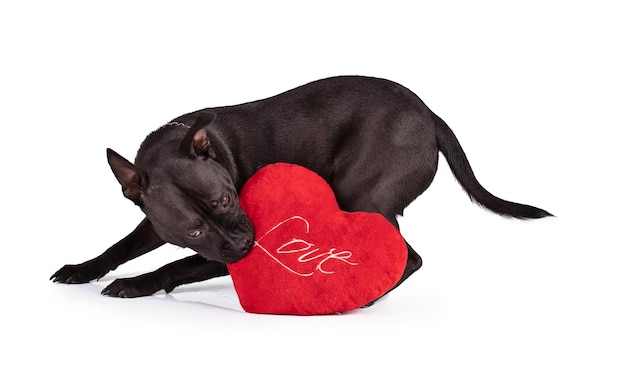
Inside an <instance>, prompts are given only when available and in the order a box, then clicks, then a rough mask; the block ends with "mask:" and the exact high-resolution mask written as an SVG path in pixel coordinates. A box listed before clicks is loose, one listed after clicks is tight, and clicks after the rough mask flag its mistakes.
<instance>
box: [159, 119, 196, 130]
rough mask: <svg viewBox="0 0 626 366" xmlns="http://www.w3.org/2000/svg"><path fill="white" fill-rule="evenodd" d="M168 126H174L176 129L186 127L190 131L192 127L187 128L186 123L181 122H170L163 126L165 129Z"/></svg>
mask: <svg viewBox="0 0 626 366" xmlns="http://www.w3.org/2000/svg"><path fill="white" fill-rule="evenodd" d="M167 126H174V127H185V128H186V129H190V128H191V127H190V126H187V125H186V124H184V123H180V122H173V121H172V122H169V123H166V124H164V125H163V127H167Z"/></svg>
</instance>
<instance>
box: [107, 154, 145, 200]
mask: <svg viewBox="0 0 626 366" xmlns="http://www.w3.org/2000/svg"><path fill="white" fill-rule="evenodd" d="M107 160H108V161H109V165H110V166H111V170H112V171H113V174H114V175H115V178H117V181H118V182H120V184H121V185H122V192H123V193H124V197H126V198H128V199H129V200H131V201H133V202H134V203H135V204H136V205H139V206H141V194H142V183H144V182H143V180H144V178H143V174H142V173H141V171H140V170H139V169H138V168H137V167H136V166H134V165H133V164H132V163H131V162H129V161H128V160H126V159H124V158H123V157H122V156H121V155H120V154H118V153H116V152H115V151H113V150H111V149H107Z"/></svg>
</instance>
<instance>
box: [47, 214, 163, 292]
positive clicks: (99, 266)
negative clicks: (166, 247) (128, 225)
mask: <svg viewBox="0 0 626 366" xmlns="http://www.w3.org/2000/svg"><path fill="white" fill-rule="evenodd" d="M163 244H165V241H163V239H161V238H160V237H159V236H158V235H157V233H156V232H155V231H154V229H153V228H152V223H151V222H150V221H148V219H144V220H143V221H141V223H140V224H139V225H138V226H137V228H135V230H133V231H132V232H131V233H130V234H128V235H127V236H126V237H125V238H124V239H122V240H120V241H119V242H117V243H116V244H115V245H113V246H112V247H110V248H109V249H107V250H106V251H105V252H104V253H102V254H100V255H99V256H97V257H96V258H93V259H91V260H88V261H86V262H84V263H81V264H68V265H65V266H63V267H62V268H61V269H59V270H58V271H56V272H55V273H54V274H53V275H52V276H51V277H50V279H51V280H53V281H54V282H61V283H86V282H89V281H91V280H94V279H99V278H101V277H103V276H104V275H105V274H107V273H108V272H109V271H112V270H114V269H115V268H117V266H119V265H120V264H122V263H125V262H128V261H129V260H131V259H134V258H137V257H139V256H140V255H142V254H145V253H147V252H149V251H151V250H154V249H156V248H158V247H160V246H161V245H163Z"/></svg>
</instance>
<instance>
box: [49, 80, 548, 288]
mask: <svg viewBox="0 0 626 366" xmlns="http://www.w3.org/2000/svg"><path fill="white" fill-rule="evenodd" d="M439 151H441V152H442V154H443V156H444V157H445V158H446V159H447V161H448V163H449V165H450V167H451V170H452V172H453V173H454V175H455V177H456V178H457V180H458V181H459V183H460V184H461V186H462V187H463V188H464V189H465V191H466V192H467V193H468V195H469V196H470V197H471V199H472V200H473V201H474V202H476V203H478V204H479V205H482V206H484V207H485V208H487V209H489V210H491V211H493V212H496V213H498V214H500V215H503V216H509V217H514V218H518V219H534V218H541V217H545V216H550V214H549V213H548V212H546V211H544V210H542V209H539V208H536V207H532V206H528V205H523V204H518V203H513V202H509V201H505V200H502V199H500V198H498V197H495V196H493V195H492V194H490V193H489V192H488V191H487V190H485V189H484V188H483V187H482V186H481V185H480V183H479V182H478V181H477V179H476V177H475V176H474V173H473V172H472V169H471V167H470V165H469V162H468V160H467V157H466V156H465V153H464V152H463V149H462V148H461V145H460V144H459V142H458V140H457V139H456V137H455V136H454V133H453V132H452V131H451V130H450V128H449V127H448V126H447V125H446V123H445V122H444V121H443V120H441V119H440V118H439V117H437V116H436V115H435V114H434V113H433V112H432V111H430V110H429V109H428V108H427V107H426V106H425V105H424V103H423V102H422V101H421V100H420V99H419V98H418V97H417V96H416V95H415V94H413V93H412V92H411V91H409V90H408V89H406V88H404V87H403V86H401V85H399V84H396V83H393V82H390V81H387V80H382V79H376V78H368V77H356V76H355V77H350V76H346V77H335V78H329V79H324V80H319V81H316V82H313V83H310V84H307V85H304V86H301V87H299V88H296V89H293V90H290V91H287V92H285V93H282V94H279V95H277V96H274V97H272V98H268V99H264V100H259V101H256V102H251V103H246V104H241V105H236V106H229V107H218V108H207V109H204V110H200V111H196V112H193V113H189V114H186V115H183V116H181V117H178V118H176V119H175V120H173V121H172V122H170V123H168V124H167V125H165V126H163V127H161V128H160V129H158V130H157V131H155V132H153V133H151V134H150V135H149V136H148V137H147V138H146V140H145V141H144V142H143V144H142V146H141V147H140V149H139V152H138V154H137V157H136V159H135V163H134V164H131V163H130V162H128V161H127V160H126V159H124V158H123V157H121V156H119V155H118V154H117V153H115V152H114V151H112V150H108V151H107V156H108V160H109V164H110V165H111V169H112V170H113V173H114V175H115V177H116V178H117V180H118V181H119V183H120V184H121V185H122V190H123V193H124V195H125V196H126V197H127V198H129V199H130V200H132V201H133V202H134V203H135V204H137V205H138V206H139V207H141V209H142V210H143V211H144V213H145V214H146V219H144V220H143V221H142V222H141V223H140V224H139V226H138V227H137V229H135V231H133V232H132V233H131V234H129V235H128V236H127V237H126V238H124V239H122V240H121V241H120V242H118V243H117V244H115V245H114V246H113V247H111V248H110V249H109V250H107V251H105V252H104V253H103V254H102V255H100V256H98V257H96V258H94V259H92V260H90V261H87V262H85V263H83V264H79V265H66V266H64V267H63V268H61V269H60V270H58V271H57V272H56V273H55V274H54V275H52V277H51V279H52V280H54V281H55V282H63V283H83V282H88V281H91V280H93V279H97V278H100V277H102V276H103V275H104V274H106V273H107V272H108V271H110V270H113V269H115V268H116V267H117V266H118V265H119V264H121V263H124V262H126V261H128V260H130V259H133V258H135V257H137V256H139V255H141V254H143V253H145V252H147V251H150V250H152V249H154V248H156V247H159V246H160V245H162V244H164V243H165V242H170V243H172V244H175V245H179V246H182V247H190V248H191V249H193V250H195V251H196V252H197V253H198V254H197V255H194V256H192V257H189V258H186V259H183V260H180V261H177V262H174V263H172V264H169V265H167V266H164V267H162V268H161V269H159V270H157V271H155V272H152V273H148V274H145V275H142V276H139V277H136V278H132V279H118V280H116V281H114V282H113V283H112V284H111V285H109V286H108V287H107V288H105V289H104V291H103V294H105V295H109V296H119V297H135V296H143V295H149V294H152V293H154V292H156V291H158V290H161V289H164V290H166V291H168V292H169V291H171V290H172V289H173V288H174V287H176V286H178V285H181V284H184V283H190V282H195V281H200V280H204V279H208V278H212V277H216V276H223V275H227V274H228V271H227V269H226V266H225V265H224V263H229V262H234V261H236V260H238V259H240V258H242V257H243V256H245V255H246V254H247V253H248V252H249V250H250V249H251V247H252V244H253V237H254V231H253V228H252V225H251V224H250V222H249V221H248V219H247V217H246V215H245V213H244V212H243V211H242V210H241V208H240V207H239V205H238V202H237V193H238V192H239V190H240V189H241V187H242V186H243V184H244V183H245V182H246V180H247V179H248V178H250V177H251V176H252V175H253V174H254V173H255V172H256V171H257V170H259V169H260V168H262V167H263V166H265V165H268V164H271V163H275V162H288V163H293V164H299V165H302V166H304V167H307V168H309V169H311V170H313V171H315V172H317V173H318V174H319V175H321V176H322V177H323V178H324V179H326V181H327V182H328V183H329V184H330V186H331V187H332V188H333V191H334V192H335V195H336V197H337V201H338V203H339V206H340V207H341V208H342V209H343V210H345V211H368V212H378V213H381V214H382V215H384V216H385V217H386V218H387V220H389V222H391V223H392V224H393V225H395V226H396V227H398V222H397V220H396V217H397V216H398V215H401V214H402V212H403V210H404V208H405V207H406V206H408V205H409V204H410V203H411V202H412V201H413V200H414V199H415V198H416V197H418V196H419V195H420V194H422V192H424V191H425V190H426V189H427V188H428V186H429V185H430V183H431V182H432V180H433V178H434V176H435V172H436V170H437V164H438V155H439ZM407 246H408V249H409V259H408V262H407V266H406V270H405V273H404V276H403V277H402V279H401V280H400V282H399V283H398V285H399V284H400V283H401V282H402V281H404V280H405V279H406V278H407V277H409V276H410V275H411V274H412V273H413V272H415V271H416V270H417V269H419V268H420V266H421V264H422V260H421V258H420V256H419V255H418V254H417V253H416V252H415V251H414V250H413V249H412V248H411V247H410V246H409V245H408V244H407ZM381 250H385V249H384V246H381Z"/></svg>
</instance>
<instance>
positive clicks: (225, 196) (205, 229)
mask: <svg viewBox="0 0 626 366" xmlns="http://www.w3.org/2000/svg"><path fill="white" fill-rule="evenodd" d="M214 118H215V115H214V114H208V115H204V116H202V117H201V118H199V119H198V121H197V122H196V123H195V124H194V125H193V126H191V128H189V131H188V132H187V133H186V135H185V136H184V137H183V138H182V140H180V143H179V146H178V149H177V150H176V151H174V150H171V149H170V150H167V148H166V147H165V146H163V147H155V146H151V147H149V148H150V149H152V150H151V151H152V152H150V153H145V154H144V156H143V157H142V159H141V166H139V162H137V163H138V165H134V164H132V163H130V162H129V161H128V160H126V159H125V158H123V157H122V156H120V155H119V154H117V153H116V152H114V151H113V150H111V149H108V150H107V158H108V161H109V165H110V166H111V169H112V170H113V174H114V175H115V177H116V178H117V180H118V182H119V183H120V184H121V185H122V191H123V193H124V196H125V197H126V198H128V199H130V200H131V201H133V202H134V203H135V204H136V205H138V206H139V207H140V208H141V210H142V211H143V212H144V213H145V214H146V217H147V218H148V220H150V222H151V223H152V226H153V227H154V230H155V232H156V233H157V234H158V235H159V236H160V237H161V239H163V240H165V241H167V242H169V243H172V244H175V245H178V246H181V247H188V248H191V249H193V250H194V251H196V252H197V253H198V254H200V255H201V256H203V257H204V258H206V259H208V260H215V261H219V262H224V263H232V262H235V261H237V260H239V259H241V258H243V257H244V256H245V255H246V254H248V252H249V251H250V249H251V248H252V246H253V243H254V230H253V227H252V224H251V223H250V221H249V220H248V217H247V216H246V214H245V213H244V212H243V210H242V209H241V207H240V206H239V202H238V196H237V190H236V187H235V185H234V183H233V179H232V175H231V173H229V172H228V170H227V169H226V168H225V167H224V166H223V165H222V164H220V163H218V162H217V161H216V160H215V157H216V156H215V150H214V146H212V144H211V142H210V141H209V136H208V132H207V129H206V126H207V125H208V124H209V123H210V122H211V121H212V120H213V119H214ZM142 149H144V147H143V146H142ZM146 149H148V148H146ZM160 149H163V150H166V151H163V150H161V151H159V150H160ZM138 160H139V155H138Z"/></svg>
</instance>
